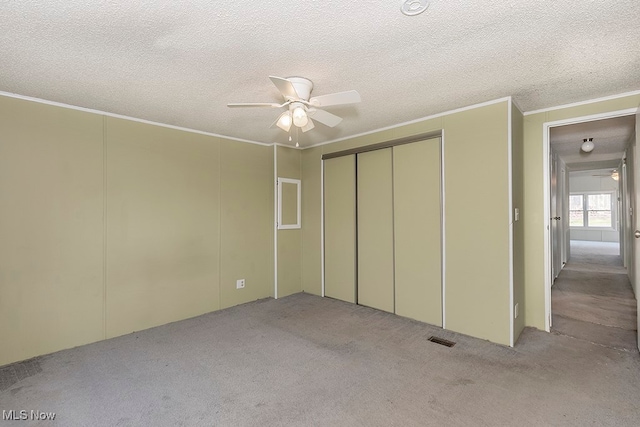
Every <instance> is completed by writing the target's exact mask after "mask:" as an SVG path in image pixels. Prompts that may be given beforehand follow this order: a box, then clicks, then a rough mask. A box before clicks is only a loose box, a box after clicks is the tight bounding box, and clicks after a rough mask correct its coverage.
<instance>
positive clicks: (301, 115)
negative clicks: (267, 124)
mask: <svg viewBox="0 0 640 427" xmlns="http://www.w3.org/2000/svg"><path fill="white" fill-rule="evenodd" d="M307 123H309V117H308V116H307V112H306V111H304V108H303V107H295V108H294V109H293V124H294V125H296V126H298V127H299V128H301V127H304V126H306V125H307Z"/></svg>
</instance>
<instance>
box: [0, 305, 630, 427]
mask: <svg viewBox="0 0 640 427" xmlns="http://www.w3.org/2000/svg"><path fill="white" fill-rule="evenodd" d="M432 335H437V336H440V337H443V338H446V339H449V340H452V341H455V342H456V343H457V344H456V345H455V346H454V347H452V348H448V347H444V346H441V345H438V344H435V343H432V342H430V341H428V340H427V339H428V338H429V337H430V336H432ZM4 344H5V343H3V345H4ZM23 365H26V366H23ZM0 371H1V372H0V377H2V378H4V380H5V381H4V382H0V384H2V385H3V389H2V390H1V391H0V410H11V409H13V410H22V409H24V410H31V409H36V410H40V411H52V412H55V413H56V420H55V421H53V422H51V421H46V422H42V424H41V425H60V426H129V425H153V426H177V425H185V426H212V425H216V426H273V425H275V426H278V425H282V426H352V425H355V426H389V425H397V426H430V425H433V426H443V425H446V426H459V425H460V426H461V425H465V426H469V425H473V426H503V425H504V426H506V425H526V426H542V425H573V426H585V425H598V426H600V425H610V426H637V425H640V356H639V354H638V352H637V351H636V352H631V351H624V350H620V349H616V348H609V347H604V346H601V345H594V344H592V343H590V342H588V341H586V340H582V339H574V338H572V337H568V336H564V335H556V334H549V333H545V332H541V331H537V330H533V329H525V331H524V332H523V334H522V336H521V338H520V340H519V341H518V343H517V345H516V347H515V348H507V347H503V346H500V345H496V344H491V343H489V342H486V341H482V340H478V339H474V338H470V337H467V336H463V335H459V334H456V333H453V332H448V331H442V330H441V329H439V328H436V327H432V326H429V325H425V324H422V323H419V322H415V321H411V320H408V319H404V318H401V317H398V316H395V315H392V314H388V313H384V312H381V311H377V310H373V309H370V308H366V307H361V306H356V305H352V304H347V303H343V302H340V301H336V300H331V299H328V298H320V297H317V296H312V295H308V294H297V295H292V296H290V297H287V298H282V299H279V300H271V299H267V300H261V301H257V302H254V303H249V304H245V305H242V306H237V307H234V308H230V309H226V310H222V311H218V312H214V313H210V314H207V315H204V316H200V317H197V318H193V319H189V320H185V321H182V322H176V323H173V324H170V325H165V326H161V327H158V328H154V329H150V330H146V331H143V332H139V333H134V334H130V335H126V336H123V337H119V338H114V339H110V340H107V341H102V342H98V343H95V344H91V345H86V346H82V347H78V348H75V349H71V350H66V351H61V352H58V353H54V354H51V355H47V356H43V357H39V358H36V359H33V360H31V361H28V362H23V363H22V364H15V365H9V366H5V367H4V368H0ZM14 424H15V425H29V423H28V422H23V421H16V422H14ZM4 425H12V422H7V421H0V426H4Z"/></svg>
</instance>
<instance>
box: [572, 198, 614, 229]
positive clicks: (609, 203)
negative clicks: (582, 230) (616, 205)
mask: <svg viewBox="0 0 640 427" xmlns="http://www.w3.org/2000/svg"><path fill="white" fill-rule="evenodd" d="M613 200H614V198H613V193H582V194H580V193H573V194H571V195H570V196H569V226H570V227H587V228H613V226H614V223H613Z"/></svg>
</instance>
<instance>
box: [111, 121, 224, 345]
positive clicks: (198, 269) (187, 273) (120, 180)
mask: <svg viewBox="0 0 640 427" xmlns="http://www.w3.org/2000/svg"><path fill="white" fill-rule="evenodd" d="M105 140H106V141H107V144H106V147H107V153H106V162H105V163H106V166H107V175H106V189H107V193H106V195H107V197H106V201H107V210H106V212H107V219H106V241H107V246H106V277H107V295H106V319H107V337H113V336H118V335H122V334H126V333H129V332H132V331H134V330H141V329H146V328H150V327H152V326H157V325H162V324H165V323H168V322H171V321H174V320H177V319H183V318H187V317H192V316H194V315H197V314H202V313H206V312H208V311H212V310H216V309H218V308H220V299H219V297H220V295H219V283H218V280H219V277H218V270H219V267H218V262H219V261H218V259H219V253H218V251H219V249H220V247H219V246H220V245H219V230H218V223H219V210H218V209H219V206H218V203H217V200H218V199H219V190H220V181H219V180H220V171H219V164H218V160H219V155H220V153H219V150H220V145H219V143H218V141H211V138H210V137H208V136H204V135H198V134H189V133H185V132H180V131H177V130H173V129H166V128H161V127H158V126H152V125H148V124H142V123H137V122H133V121H129V120H122V119H115V118H112V117H106V118H105ZM178 284H179V285H178Z"/></svg>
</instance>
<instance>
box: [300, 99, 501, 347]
mask: <svg viewBox="0 0 640 427" xmlns="http://www.w3.org/2000/svg"><path fill="white" fill-rule="evenodd" d="M508 106H509V102H508V101H507V100H503V101H500V102H498V103H493V104H489V105H486V106H482V107H478V108H474V109H471V110H466V111H460V112H455V113H452V114H448V115H443V116H440V117H436V118H433V119H428V120H424V121H421V122H417V123H412V124H409V125H405V126H401V127H398V128H393V129H388V130H384V131H381V132H376V133H373V134H369V135H364V136H360V137H356V138H351V139H348V140H344V141H340V142H336V143H332V144H327V145H322V146H319V147H316V148H313V149H312V150H305V152H304V153H303V159H304V160H303V165H307V164H310V165H313V164H314V163H316V162H320V159H321V157H322V154H323V153H332V152H337V151H342V150H346V149H350V148H356V147H362V146H366V145H371V144H375V143H378V142H384V141H390V140H394V139H398V138H402V137H406V136H412V135H419V134H423V133H427V132H432V131H438V130H441V129H442V130H444V137H445V143H444V159H445V168H444V169H445V194H446V207H445V223H446V230H445V232H446V236H445V239H446V242H445V243H446V263H447V265H446V269H445V275H446V289H445V297H446V318H445V321H446V327H447V329H452V330H455V331H458V332H462V333H466V334H469V335H473V336H476V337H480V338H484V339H488V340H491V341H494V342H498V343H502V344H507V345H508V344H509V343H510V340H511V337H510V309H509V293H510V279H509V227H510V224H509V190H508V178H509V177H508V167H507V165H508V149H507V148H508V138H507V134H508ZM486 165H491V167H490V168H487V167H486ZM480 168H481V170H482V171H483V173H482V174H478V173H477V172H478V170H479V169H480ZM319 173H320V172H319V169H318V170H317V171H315V172H313V171H311V170H306V169H305V168H304V167H303V176H304V177H305V179H309V178H312V179H317V175H318V174H319ZM304 197H305V196H304V195H303V199H304ZM316 207H317V203H315V204H304V208H303V215H314V214H313V213H309V212H306V210H308V209H309V208H312V209H315V208H316ZM317 233H320V224H319V221H318V222H315V223H310V224H305V234H304V236H303V237H304V239H305V240H306V236H315V235H317ZM303 248H305V251H304V254H305V255H304V257H305V264H306V263H311V262H313V263H314V265H317V263H319V260H320V251H315V250H313V248H312V247H311V245H310V244H308V243H307V242H304V241H303ZM309 258H313V259H314V260H313V261H311V260H309ZM316 271H317V270H316ZM319 274H320V272H319V271H318V272H317V273H315V274H311V273H310V274H305V275H304V282H305V284H306V283H317V282H318V281H319ZM303 286H304V285H303Z"/></svg>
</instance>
